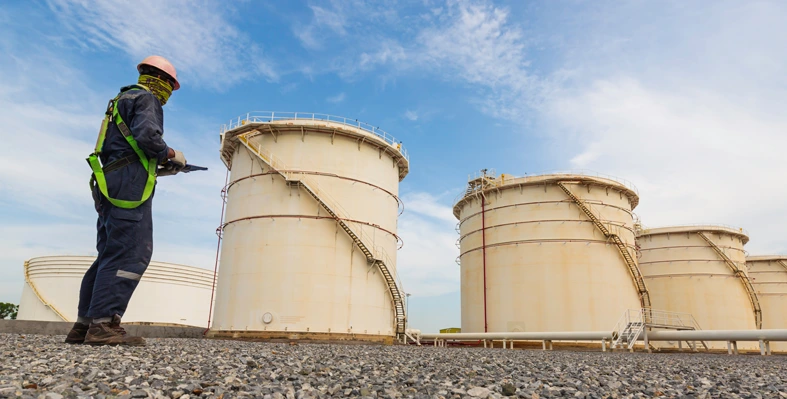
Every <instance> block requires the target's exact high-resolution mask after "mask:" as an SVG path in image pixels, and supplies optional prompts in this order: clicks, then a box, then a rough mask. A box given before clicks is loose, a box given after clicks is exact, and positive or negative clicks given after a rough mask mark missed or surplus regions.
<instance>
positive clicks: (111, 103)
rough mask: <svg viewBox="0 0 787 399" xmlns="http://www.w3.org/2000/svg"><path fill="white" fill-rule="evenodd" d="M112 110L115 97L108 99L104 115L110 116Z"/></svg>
mask: <svg viewBox="0 0 787 399" xmlns="http://www.w3.org/2000/svg"><path fill="white" fill-rule="evenodd" d="M114 110H115V99H114V98H113V99H111V100H109V103H108V104H107V112H106V113H105V115H109V116H110V117H111V116H112V111H114Z"/></svg>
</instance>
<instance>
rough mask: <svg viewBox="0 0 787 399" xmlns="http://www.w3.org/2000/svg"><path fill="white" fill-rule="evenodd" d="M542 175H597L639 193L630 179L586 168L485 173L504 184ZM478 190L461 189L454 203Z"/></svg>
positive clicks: (477, 174) (476, 176) (472, 176)
mask: <svg viewBox="0 0 787 399" xmlns="http://www.w3.org/2000/svg"><path fill="white" fill-rule="evenodd" d="M490 171H491V172H490ZM543 175H556V176H574V175H580V176H589V177H598V178H602V179H606V180H611V181H614V182H617V183H620V184H622V185H623V186H625V187H626V188H628V189H629V190H631V191H633V192H634V193H636V194H637V195H639V190H638V189H637V187H636V186H635V185H634V183H632V182H630V181H628V180H626V179H623V178H620V177H616V176H612V175H607V174H604V173H599V172H595V171H592V170H587V169H577V170H562V171H547V172H539V173H534V174H525V175H524V176H515V175H509V174H506V173H502V174H500V175H499V176H496V175H495V173H494V169H488V170H487V174H486V176H487V177H488V178H490V179H492V180H494V181H497V182H500V183H501V184H504V183H505V182H506V181H512V180H516V179H525V178H529V177H537V176H543ZM483 176H484V174H483V173H482V172H475V173H472V174H469V175H468V176H467V181H468V182H471V181H473V180H476V179H479V178H481V177H483ZM483 188H484V189H486V188H487V187H483ZM480 190H481V187H475V189H471V187H467V188H466V189H464V190H462V192H460V193H459V194H458V195H457V196H456V197H455V198H454V204H456V203H457V202H459V201H460V200H461V199H462V198H464V197H466V196H468V195H470V194H472V193H473V192H476V191H480Z"/></svg>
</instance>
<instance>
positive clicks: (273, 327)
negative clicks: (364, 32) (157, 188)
mask: <svg viewBox="0 0 787 399" xmlns="http://www.w3.org/2000/svg"><path fill="white" fill-rule="evenodd" d="M221 157H222V160H223V161H224V163H225V164H226V166H227V168H228V169H229V170H230V179H229V180H230V183H229V185H228V187H227V191H226V193H227V205H226V213H225V219H224V222H225V223H224V230H223V241H222V244H221V261H220V270H219V277H218V282H217V293H216V305H215V311H214V320H213V323H212V326H211V332H210V333H209V335H211V336H214V337H254V338H290V339H295V338H305V339H354V340H373V341H383V342H390V341H392V337H394V336H395V335H396V334H398V333H403V332H404V328H405V319H404V318H405V315H404V312H405V309H404V292H403V291H402V287H401V284H400V283H399V282H398V281H397V278H396V251H397V249H398V248H399V246H400V240H399V238H398V236H397V235H396V231H397V218H398V215H399V209H400V202H399V197H398V192H399V182H400V181H401V180H402V179H403V178H404V177H405V176H406V175H407V173H408V171H409V161H408V157H407V155H406V152H404V150H403V149H402V146H401V143H400V142H397V141H395V140H394V139H393V138H392V137H391V136H390V135H388V134H387V133H385V132H384V131H382V130H380V129H379V128H376V127H373V126H370V125H367V124H364V123H360V122H357V121H356V120H350V119H346V118H341V117H333V116H328V115H320V114H308V113H280V112H276V113H271V112H262V113H251V114H248V115H246V116H244V117H242V118H239V119H238V120H236V121H233V122H232V123H231V124H230V125H229V126H225V128H224V131H223V132H222V143H221Z"/></svg>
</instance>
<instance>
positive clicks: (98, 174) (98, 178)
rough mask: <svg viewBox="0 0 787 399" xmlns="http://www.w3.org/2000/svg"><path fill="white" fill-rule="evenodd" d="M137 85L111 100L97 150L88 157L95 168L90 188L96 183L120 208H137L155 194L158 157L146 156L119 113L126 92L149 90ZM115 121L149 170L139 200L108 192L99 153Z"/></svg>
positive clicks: (88, 160) (97, 142)
mask: <svg viewBox="0 0 787 399" xmlns="http://www.w3.org/2000/svg"><path fill="white" fill-rule="evenodd" d="M135 86H137V87H134V88H131V89H129V90H127V91H124V92H123V93H120V94H119V95H118V96H117V97H115V98H114V99H112V101H110V102H109V106H108V107H107V112H106V116H105V117H104V121H103V122H102V123H101V130H100V131H99V133H98V140H97V141H96V149H95V151H94V152H93V153H92V154H90V156H89V157H88V158H87V163H88V164H89V165H90V168H91V169H93V176H92V177H91V178H90V189H91V190H93V189H94V187H95V186H96V185H98V189H99V191H101V194H102V195H104V197H106V198H107V199H108V200H109V202H110V203H112V205H114V206H116V207H118V208H124V209H133V208H136V207H138V206H140V205H142V204H143V203H145V201H147V200H148V199H149V198H150V196H151V194H153V188H154V187H155V185H156V169H157V168H158V162H157V159H156V158H150V159H148V158H147V157H146V156H145V153H144V152H142V150H140V149H139V146H138V145H137V141H136V140H134V136H133V135H132V134H131V130H130V129H129V128H128V126H127V125H126V122H124V121H123V118H122V117H121V116H120V113H118V107H117V102H118V100H119V99H120V98H121V97H122V96H123V95H124V94H126V93H128V92H129V91H131V90H147V91H149V90H148V88H147V87H145V86H143V85H135ZM112 121H114V122H115V124H116V125H117V127H118V129H120V133H122V134H123V137H125V138H126V141H127V142H128V144H129V145H130V146H131V148H132V149H133V150H134V152H135V153H136V154H137V156H138V157H139V161H140V162H142V166H144V167H145V169H146V170H147V171H148V180H147V182H145V189H144V190H143V191H142V198H140V199H139V201H128V200H121V199H117V198H112V197H110V196H109V193H108V192H107V179H106V177H105V176H104V169H103V168H102V167H101V162H100V161H99V155H101V150H102V149H103V148H104V139H105V138H106V134H107V128H108V127H109V123H110V122H112Z"/></svg>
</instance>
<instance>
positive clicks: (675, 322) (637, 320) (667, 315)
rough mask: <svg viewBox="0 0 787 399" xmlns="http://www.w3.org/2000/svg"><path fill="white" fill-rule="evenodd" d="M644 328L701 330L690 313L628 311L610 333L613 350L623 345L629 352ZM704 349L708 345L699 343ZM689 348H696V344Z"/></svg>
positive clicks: (650, 310)
mask: <svg viewBox="0 0 787 399" xmlns="http://www.w3.org/2000/svg"><path fill="white" fill-rule="evenodd" d="M646 328H662V329H672V330H701V329H702V328H700V325H699V323H698V322H697V320H696V319H695V318H694V316H693V315H692V314H691V313H681V312H668V311H665V310H654V309H650V308H642V309H628V310H626V311H625V312H624V313H623V315H622V316H621V317H620V319H618V322H617V324H615V329H614V330H613V333H612V338H613V343H612V347H613V348H620V347H622V346H623V345H624V344H625V345H626V348H627V349H629V350H631V349H632V348H634V344H636V343H637V341H638V340H639V338H640V336H641V335H642V333H643V332H644V331H645V329H646ZM700 342H701V343H702V345H703V346H704V347H705V349H708V345H707V343H706V342H704V341H700ZM689 346H692V347H696V343H695V344H694V345H692V344H691V343H689Z"/></svg>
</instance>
